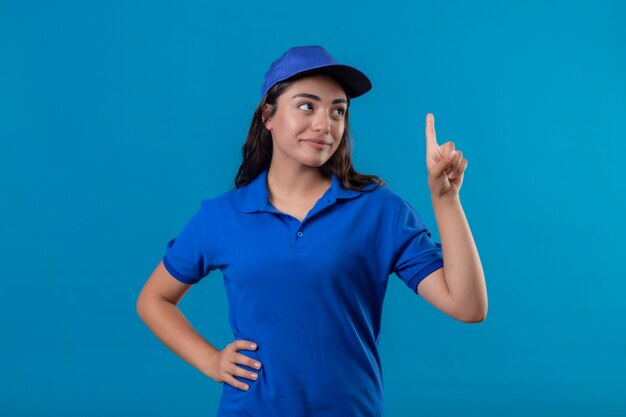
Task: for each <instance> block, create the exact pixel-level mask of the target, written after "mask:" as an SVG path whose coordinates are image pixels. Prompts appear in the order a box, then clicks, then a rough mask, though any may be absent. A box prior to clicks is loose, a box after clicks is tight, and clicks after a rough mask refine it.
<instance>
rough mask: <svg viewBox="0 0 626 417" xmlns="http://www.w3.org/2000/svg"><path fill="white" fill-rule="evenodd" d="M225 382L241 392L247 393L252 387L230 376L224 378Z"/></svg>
mask: <svg viewBox="0 0 626 417" xmlns="http://www.w3.org/2000/svg"><path fill="white" fill-rule="evenodd" d="M224 382H226V383H227V384H229V385H232V386H233V387H235V388H239V389H240V390H243V391H247V390H248V388H250V386H249V385H248V384H246V383H245V382H241V381H239V380H238V379H236V378H235V377H234V376H231V375H228V374H226V375H225V376H224Z"/></svg>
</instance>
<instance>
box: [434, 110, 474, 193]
mask: <svg viewBox="0 0 626 417" xmlns="http://www.w3.org/2000/svg"><path fill="white" fill-rule="evenodd" d="M426 168H428V187H429V188H430V193H431V195H432V197H433V198H442V197H443V198H448V197H450V198H457V197H458V195H459V190H460V189H461V184H462V183H463V174H464V172H465V168H467V159H463V152H461V151H459V150H456V151H455V149H454V142H450V141H448V142H446V143H444V144H443V145H441V146H439V145H438V144H437V136H436V135H435V116H434V115H433V114H432V113H428V114H427V115H426Z"/></svg>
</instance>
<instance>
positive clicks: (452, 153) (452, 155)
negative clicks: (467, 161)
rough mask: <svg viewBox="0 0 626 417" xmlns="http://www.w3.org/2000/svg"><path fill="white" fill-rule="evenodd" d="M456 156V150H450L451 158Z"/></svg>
mask: <svg viewBox="0 0 626 417" xmlns="http://www.w3.org/2000/svg"><path fill="white" fill-rule="evenodd" d="M455 156H456V151H452V152H450V159H454V157H455Z"/></svg>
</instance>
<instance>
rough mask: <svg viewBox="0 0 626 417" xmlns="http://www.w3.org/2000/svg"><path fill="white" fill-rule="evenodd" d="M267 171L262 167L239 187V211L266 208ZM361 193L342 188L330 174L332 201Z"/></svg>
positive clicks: (267, 195) (337, 180) (361, 192)
mask: <svg viewBox="0 0 626 417" xmlns="http://www.w3.org/2000/svg"><path fill="white" fill-rule="evenodd" d="M268 171H269V168H266V169H264V170H263V171H261V173H260V174H259V175H257V177H256V178H255V179H253V180H252V181H251V182H250V183H249V184H247V185H245V186H243V187H241V188H245V189H246V193H245V195H244V197H243V204H242V206H241V211H243V212H253V211H259V210H265V209H266V208H267V204H268V197H269V192H268V190H267V173H268ZM371 185H374V184H370V185H368V186H365V189H367V188H369V187H370V186H371ZM363 193H364V191H358V190H348V189H347V188H344V187H343V185H342V184H341V181H340V180H339V178H337V176H335V175H334V174H333V175H332V184H331V186H330V190H329V197H330V198H331V200H332V202H334V201H335V200H337V199H340V198H346V199H347V198H354V197H357V196H359V195H361V194H363Z"/></svg>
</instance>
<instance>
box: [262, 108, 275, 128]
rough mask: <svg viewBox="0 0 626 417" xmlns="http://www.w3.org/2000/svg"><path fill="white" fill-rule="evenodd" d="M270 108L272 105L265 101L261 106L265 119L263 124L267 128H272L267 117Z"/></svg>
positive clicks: (270, 120)
mask: <svg viewBox="0 0 626 417" xmlns="http://www.w3.org/2000/svg"><path fill="white" fill-rule="evenodd" d="M272 110H273V108H272V105H271V104H267V103H265V105H264V106H263V120H265V123H264V125H265V128H266V129H267V130H272V119H271V118H269V115H270V114H271V113H272Z"/></svg>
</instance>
